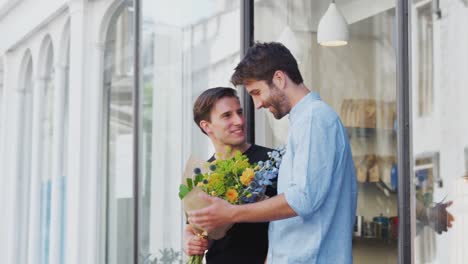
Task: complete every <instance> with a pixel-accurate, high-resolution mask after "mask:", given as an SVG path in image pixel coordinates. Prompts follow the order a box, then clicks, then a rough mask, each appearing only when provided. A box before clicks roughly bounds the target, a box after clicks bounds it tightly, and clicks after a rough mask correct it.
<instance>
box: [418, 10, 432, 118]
mask: <svg viewBox="0 0 468 264" xmlns="http://www.w3.org/2000/svg"><path fill="white" fill-rule="evenodd" d="M421 3H422V4H421ZM415 17H416V22H415V23H416V25H415V27H414V30H415V31H416V33H415V34H416V39H415V42H416V45H417V48H416V49H415V50H414V52H415V53H414V56H415V57H417V63H415V64H414V67H415V68H417V72H416V73H417V74H416V75H415V78H416V81H417V85H418V86H417V87H418V94H417V96H418V104H417V106H418V115H419V116H427V115H429V114H430V113H431V112H432V104H433V100H434V99H433V78H434V77H433V76H434V75H433V74H434V72H433V64H434V62H433V51H434V47H433V46H434V41H433V38H434V29H433V21H432V2H430V1H422V2H420V4H419V5H418V7H416V8H415Z"/></svg>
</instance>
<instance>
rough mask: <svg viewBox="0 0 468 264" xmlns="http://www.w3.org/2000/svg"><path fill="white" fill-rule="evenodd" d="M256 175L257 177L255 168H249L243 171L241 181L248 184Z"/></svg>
mask: <svg viewBox="0 0 468 264" xmlns="http://www.w3.org/2000/svg"><path fill="white" fill-rule="evenodd" d="M254 177H255V172H254V170H253V169H252V168H247V169H245V170H244V172H243V173H242V176H241V177H240V181H241V182H242V184H244V185H245V186H247V185H249V183H250V182H251V181H252V180H253V178H254Z"/></svg>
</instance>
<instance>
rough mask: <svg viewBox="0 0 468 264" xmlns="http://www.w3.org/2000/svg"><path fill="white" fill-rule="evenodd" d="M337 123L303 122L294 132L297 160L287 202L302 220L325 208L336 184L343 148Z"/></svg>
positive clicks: (311, 118)
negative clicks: (335, 169)
mask: <svg viewBox="0 0 468 264" xmlns="http://www.w3.org/2000/svg"><path fill="white" fill-rule="evenodd" d="M334 119H335V120H324V119H323V117H322V119H320V117H314V116H312V117H309V118H303V120H300V121H301V122H298V124H296V126H295V129H296V130H293V131H292V132H293V135H292V136H293V142H292V143H293V145H294V146H293V148H294V158H293V165H292V175H291V181H290V182H289V183H288V187H287V189H286V190H285V198H286V201H287V203H288V204H289V206H290V207H291V208H292V209H293V210H294V211H295V212H296V213H297V215H298V216H300V217H302V218H308V217H310V216H311V215H312V214H313V213H314V212H315V211H317V210H318V209H319V208H320V207H321V206H322V204H323V203H324V201H325V200H326V199H327V196H328V193H329V191H330V186H331V184H332V182H334V179H332V178H333V172H334V167H335V166H337V163H338V162H339V161H338V160H339V158H338V157H337V156H338V155H339V153H342V147H343V144H342V142H340V141H341V140H340V137H342V135H341V132H340V127H339V122H338V120H337V118H334ZM298 121H299V120H298ZM336 180H338V179H336ZM331 199H333V198H331Z"/></svg>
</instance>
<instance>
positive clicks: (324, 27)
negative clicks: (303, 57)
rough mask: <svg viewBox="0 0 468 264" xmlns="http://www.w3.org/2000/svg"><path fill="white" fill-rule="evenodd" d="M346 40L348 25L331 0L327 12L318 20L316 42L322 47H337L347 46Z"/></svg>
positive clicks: (347, 37)
mask: <svg viewBox="0 0 468 264" xmlns="http://www.w3.org/2000/svg"><path fill="white" fill-rule="evenodd" d="M348 40H349V30H348V23H347V22H346V19H345V18H344V17H343V14H341V12H340V10H339V9H338V8H337V7H336V4H335V1H334V0H333V1H332V2H331V3H330V6H329V7H328V10H327V12H325V14H324V15H323V17H322V18H321V19H320V22H319V25H318V30H317V42H318V43H319V44H320V45H322V46H329V47H337V46H344V45H346V44H348Z"/></svg>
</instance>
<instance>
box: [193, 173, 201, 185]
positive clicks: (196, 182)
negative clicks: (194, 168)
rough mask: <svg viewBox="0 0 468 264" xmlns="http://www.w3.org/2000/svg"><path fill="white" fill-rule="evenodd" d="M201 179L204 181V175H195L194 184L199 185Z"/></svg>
mask: <svg viewBox="0 0 468 264" xmlns="http://www.w3.org/2000/svg"><path fill="white" fill-rule="evenodd" d="M201 181H203V175H201V174H197V175H196V176H195V182H194V185H195V186H197V184H198V183H199V182H201Z"/></svg>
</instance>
